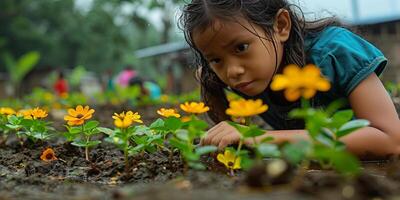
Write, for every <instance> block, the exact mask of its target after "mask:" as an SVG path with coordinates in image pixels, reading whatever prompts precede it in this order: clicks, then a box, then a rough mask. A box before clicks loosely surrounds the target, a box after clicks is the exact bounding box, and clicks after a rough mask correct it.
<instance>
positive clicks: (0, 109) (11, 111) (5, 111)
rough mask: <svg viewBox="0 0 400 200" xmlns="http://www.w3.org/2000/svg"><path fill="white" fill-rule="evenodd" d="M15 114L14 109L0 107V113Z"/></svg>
mask: <svg viewBox="0 0 400 200" xmlns="http://www.w3.org/2000/svg"><path fill="white" fill-rule="evenodd" d="M14 114H15V110H14V109H12V108H9V107H1V108H0V115H7V116H9V115H14Z"/></svg>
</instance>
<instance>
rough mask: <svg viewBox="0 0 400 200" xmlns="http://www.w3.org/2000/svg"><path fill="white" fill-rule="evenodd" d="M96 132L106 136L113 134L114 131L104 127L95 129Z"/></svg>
mask: <svg viewBox="0 0 400 200" xmlns="http://www.w3.org/2000/svg"><path fill="white" fill-rule="evenodd" d="M97 130H98V131H100V133H104V134H106V135H112V134H114V130H112V129H109V128H105V127H97Z"/></svg>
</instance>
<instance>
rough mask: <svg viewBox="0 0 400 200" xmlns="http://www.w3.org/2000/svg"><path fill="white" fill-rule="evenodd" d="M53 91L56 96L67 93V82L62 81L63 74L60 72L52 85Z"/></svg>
mask: <svg viewBox="0 0 400 200" xmlns="http://www.w3.org/2000/svg"><path fill="white" fill-rule="evenodd" d="M54 91H55V92H56V94H57V95H58V96H62V95H65V94H67V93H68V83H67V80H65V79H64V74H63V73H62V72H60V73H59V75H58V79H57V81H56V82H55V84H54Z"/></svg>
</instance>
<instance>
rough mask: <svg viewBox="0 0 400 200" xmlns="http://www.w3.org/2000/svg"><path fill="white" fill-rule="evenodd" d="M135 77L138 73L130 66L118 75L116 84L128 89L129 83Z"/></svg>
mask: <svg viewBox="0 0 400 200" xmlns="http://www.w3.org/2000/svg"><path fill="white" fill-rule="evenodd" d="M135 76H137V72H136V71H135V70H133V66H131V65H128V66H126V67H125V69H124V70H122V71H121V72H120V73H119V74H118V75H117V77H116V82H117V84H118V85H120V86H122V87H127V86H128V85H129V81H130V80H131V79H132V78H134V77H135Z"/></svg>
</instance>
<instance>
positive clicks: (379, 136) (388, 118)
mask: <svg viewBox="0 0 400 200" xmlns="http://www.w3.org/2000/svg"><path fill="white" fill-rule="evenodd" d="M349 101H350V104H351V106H352V109H353V111H354V113H355V115H356V117H357V118H359V119H367V120H369V121H370V123H371V125H370V126H369V127H365V128H362V129H359V130H357V131H354V132H353V133H351V134H349V135H347V136H345V137H343V138H342V141H343V142H344V143H345V144H346V146H347V148H348V150H349V151H350V152H352V153H354V154H355V155H358V156H359V157H365V156H371V155H374V156H379V157H382V156H387V155H390V154H400V120H399V117H398V115H397V113H396V110H395V107H394V105H393V102H392V101H391V99H390V97H389V95H388V93H387V92H386V90H385V88H384V87H383V85H382V83H381V81H380V80H379V78H378V77H377V76H376V75H375V74H372V75H370V76H369V77H368V78H366V79H365V80H364V81H362V82H361V83H360V84H359V85H358V86H357V87H356V88H355V89H354V90H353V92H352V93H351V94H350V96H349ZM268 136H272V137H274V141H273V142H274V143H282V142H286V141H288V142H293V141H296V140H300V139H306V140H308V139H309V137H308V135H307V132H306V131H305V130H279V131H268V132H267V133H266V134H264V135H262V136H260V137H258V138H257V140H258V141H261V140H262V139H263V138H265V137H268ZM239 138H240V135H239V133H238V132H237V131H236V129H235V128H233V127H231V126H230V125H229V124H228V123H226V122H221V123H219V124H217V125H216V126H214V127H213V128H211V129H210V130H209V131H208V134H207V136H206V138H205V139H204V140H203V141H202V143H203V144H213V145H217V146H218V147H219V148H220V149H222V148H223V147H225V146H227V145H229V144H232V143H236V142H238V141H239ZM251 142H252V140H249V141H246V143H247V144H250V143H251Z"/></svg>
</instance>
